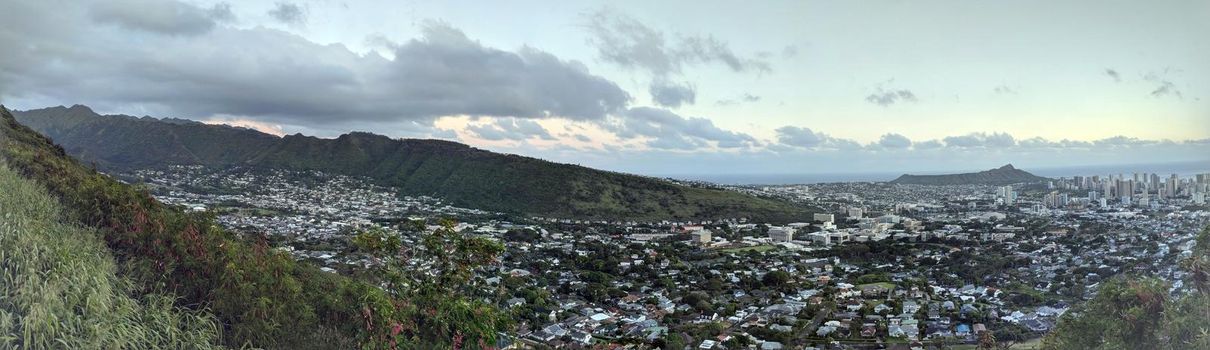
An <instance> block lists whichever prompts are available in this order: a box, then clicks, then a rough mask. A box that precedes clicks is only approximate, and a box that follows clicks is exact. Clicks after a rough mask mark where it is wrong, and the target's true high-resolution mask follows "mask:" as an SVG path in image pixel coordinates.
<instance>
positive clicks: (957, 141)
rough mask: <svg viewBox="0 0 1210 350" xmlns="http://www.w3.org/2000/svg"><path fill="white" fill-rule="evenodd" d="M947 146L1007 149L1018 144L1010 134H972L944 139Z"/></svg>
mask: <svg viewBox="0 0 1210 350" xmlns="http://www.w3.org/2000/svg"><path fill="white" fill-rule="evenodd" d="M943 140H945V145H946V146H948V147H955V148H1006V147H1012V146H1015V145H1016V144H1017V141H1016V139H1015V138H1013V135H1009V134H1008V133H982V132H976V133H970V134H966V135H960V136H949V137H946V138H944V139H943Z"/></svg>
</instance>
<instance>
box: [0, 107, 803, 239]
mask: <svg viewBox="0 0 1210 350" xmlns="http://www.w3.org/2000/svg"><path fill="white" fill-rule="evenodd" d="M14 115H15V116H16V118H17V120H18V121H20V122H21V123H23V124H26V125H28V126H30V127H31V128H33V129H35V130H37V131H39V132H42V133H44V134H46V135H47V136H48V137H50V138H51V139H53V140H55V142H56V143H59V144H60V145H62V146H63V147H64V148H65V149H66V151H67V152H68V153H69V154H71V155H73V156H76V157H78V158H80V159H81V160H83V161H85V162H92V163H95V164H96V165H97V167H98V168H101V169H109V170H131V169H138V168H152V167H157V166H164V165H204V166H212V167H226V166H251V167H264V168H277V169H290V170H318V171H325V172H332V173H339V174H345V175H357V176H366V177H369V178H372V179H374V180H376V181H378V182H380V183H381V184H384V185H390V186H394V187H397V188H399V189H400V190H401V191H402V192H404V193H407V194H415V195H431V196H435V197H440V198H445V199H446V200H447V201H448V202H450V203H451V204H454V205H457V206H464V207H471V208H478V209H485V210H492V211H499V212H506V213H519V214H526V215H537V216H548V217H558V218H575V219H604V220H690V219H703V220H705V219H723V218H753V219H763V220H768V221H774V222H778V221H787V222H788V221H793V220H801V219H802V218H803V217H805V216H807V215H808V214H809V213H808V211H807V210H806V209H805V208H801V207H797V206H795V205H792V204H790V203H788V202H784V201H780V200H774V199H767V198H758V197H753V196H749V195H744V194H740V193H737V192H733V191H724V190H716V189H704V188H694V187H687V186H682V185H677V184H673V183H670V182H668V181H665V180H662V179H656V178H650V177H644V176H639V175H632V174H624V173H618V172H612V171H605V170H597V169H591V168H587V167H584V166H580V165H574V164H563V163H555V162H549V161H545V160H541V159H537V158H532V157H525V156H520V155H515V154H502V153H495V152H490V151H487V150H482V149H478V148H474V147H471V146H469V145H465V144H462V143H457V142H452V141H443V140H423V139H394V138H390V137H387V136H383V135H377V134H373V133H368V132H350V133H346V134H343V135H341V136H339V137H336V138H334V139H323V138H318V137H314V136H307V135H302V134H293V135H286V136H283V137H278V136H274V135H269V134H265V133H262V132H259V131H256V130H252V129H247V128H237V127H230V126H216V125H209V124H203V123H198V122H195V123H181V122H178V121H175V119H173V121H164V120H162V119H155V118H149V117H142V118H138V117H129V116H102V115H100V114H97V113H96V112H93V111H92V110H91V109H89V108H88V107H86V106H82V105H75V106H72V107H70V108H69V107H62V106H59V107H50V108H43V109H35V110H28V111H16V112H15V113H14Z"/></svg>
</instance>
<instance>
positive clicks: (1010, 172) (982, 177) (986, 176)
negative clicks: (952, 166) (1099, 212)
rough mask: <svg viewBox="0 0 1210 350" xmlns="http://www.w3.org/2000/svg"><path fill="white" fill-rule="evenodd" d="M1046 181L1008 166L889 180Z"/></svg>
mask: <svg viewBox="0 0 1210 350" xmlns="http://www.w3.org/2000/svg"><path fill="white" fill-rule="evenodd" d="M1046 180H1048V179H1047V178H1045V177H1041V176H1036V175H1034V174H1030V173H1029V172H1027V171H1025V170H1021V169H1017V168H1014V167H1013V165H1012V164H1008V165H1005V166H1002V167H999V168H996V169H991V170H984V171H980V172H977V173H965V174H946V175H908V174H903V175H901V176H899V178H896V179H895V180H891V183H896V184H914V185H1008V184H1014V183H1022V182H1038V181H1046Z"/></svg>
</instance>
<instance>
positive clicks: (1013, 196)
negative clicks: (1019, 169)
mask: <svg viewBox="0 0 1210 350" xmlns="http://www.w3.org/2000/svg"><path fill="white" fill-rule="evenodd" d="M996 196H997V197H1000V198H1001V199H1003V200H1004V204H1007V205H1013V204H1015V203H1017V192H1016V191H1013V186H1011V185H1009V186H1004V187H1000V188H999V189H997V190H996Z"/></svg>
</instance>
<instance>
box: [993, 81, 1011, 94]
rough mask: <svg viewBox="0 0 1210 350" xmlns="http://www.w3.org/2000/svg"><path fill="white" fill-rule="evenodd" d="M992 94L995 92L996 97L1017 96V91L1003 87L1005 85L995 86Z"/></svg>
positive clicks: (1006, 86)
mask: <svg viewBox="0 0 1210 350" xmlns="http://www.w3.org/2000/svg"><path fill="white" fill-rule="evenodd" d="M992 92H995V93H996V94H997V95H1016V94H1017V90H1014V89H1013V88H1012V87H1009V86H1008V85H1005V84H1000V85H996V87H995V88H994V89H992Z"/></svg>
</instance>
